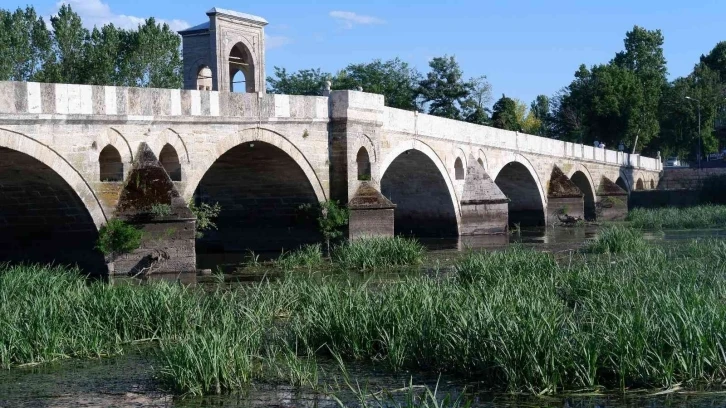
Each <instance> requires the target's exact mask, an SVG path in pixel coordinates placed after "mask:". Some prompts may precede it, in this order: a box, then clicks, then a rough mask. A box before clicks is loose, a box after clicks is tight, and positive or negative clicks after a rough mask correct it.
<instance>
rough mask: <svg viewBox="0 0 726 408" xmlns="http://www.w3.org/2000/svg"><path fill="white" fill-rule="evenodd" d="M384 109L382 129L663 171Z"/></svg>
mask: <svg viewBox="0 0 726 408" xmlns="http://www.w3.org/2000/svg"><path fill="white" fill-rule="evenodd" d="M381 109H382V110H383V112H382V117H381V120H382V121H383V126H384V128H386V129H388V130H391V131H396V132H402V133H411V134H415V135H418V136H425V137H430V138H436V139H446V140H450V141H453V142H461V143H467V144H474V145H481V146H490V147H495V148H500V149H506V150H514V151H519V152H527V153H534V154H544V155H550V156H557V157H568V158H575V159H581V160H588V161H594V162H602V163H607V164H613V165H619V166H630V167H638V168H641V169H644V170H653V171H659V170H661V169H662V164H661V163H660V162H659V161H658V160H657V159H655V158H650V157H641V156H640V155H638V154H632V155H631V154H628V153H626V152H619V151H615V150H608V149H604V148H597V147H594V146H588V145H583V144H580V143H571V142H564V141H560V140H555V139H551V138H546V137H541V136H535V135H530V134H526V133H521V132H512V131H508V130H503V129H497V128H493V127H489V126H481V125H475V124H472V123H466V122H461V121H457V120H452V119H446V118H440V117H436V116H431V115H426V114H421V113H416V112H410V111H405V110H401V109H395V108H389V107H381Z"/></svg>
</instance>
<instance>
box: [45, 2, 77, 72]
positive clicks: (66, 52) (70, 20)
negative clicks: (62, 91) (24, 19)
mask: <svg viewBox="0 0 726 408" xmlns="http://www.w3.org/2000/svg"><path fill="white" fill-rule="evenodd" d="M50 23H51V26H52V27H53V54H54V57H53V58H51V59H50V61H49V62H48V63H47V64H46V66H45V67H44V69H43V73H42V75H41V76H42V80H43V81H44V82H60V83H68V84H82V83H85V81H84V79H85V70H84V67H85V65H86V64H85V58H84V57H85V55H84V50H85V44H84V42H85V39H86V38H87V37H88V30H86V29H85V28H83V24H82V23H81V17H80V16H79V15H78V14H76V13H75V12H74V11H73V9H72V8H71V6H70V5H68V4H64V5H62V6H61V8H60V10H58V14H57V15H55V16H53V17H51V18H50Z"/></svg>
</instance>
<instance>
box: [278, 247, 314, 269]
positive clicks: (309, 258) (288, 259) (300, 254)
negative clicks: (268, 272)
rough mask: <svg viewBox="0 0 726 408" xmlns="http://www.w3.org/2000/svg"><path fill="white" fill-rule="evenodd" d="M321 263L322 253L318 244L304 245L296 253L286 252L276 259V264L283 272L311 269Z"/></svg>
mask: <svg viewBox="0 0 726 408" xmlns="http://www.w3.org/2000/svg"><path fill="white" fill-rule="evenodd" d="M322 263H323V251H322V248H321V246H320V244H312V245H305V246H303V247H302V248H300V249H298V250H297V251H292V252H286V253H284V254H282V255H280V257H279V258H278V259H277V261H276V264H277V266H278V267H280V268H282V269H283V270H287V271H289V270H293V269H298V268H308V269H310V268H313V267H316V266H320V265H321V264H322Z"/></svg>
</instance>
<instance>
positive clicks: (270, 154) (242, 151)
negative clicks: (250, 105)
mask: <svg viewBox="0 0 726 408" xmlns="http://www.w3.org/2000/svg"><path fill="white" fill-rule="evenodd" d="M212 153H213V154H210V155H209V156H211V157H209V158H208V159H207V158H205V161H204V164H203V166H202V168H201V169H198V170H199V171H195V175H194V177H190V181H189V183H188V185H187V187H186V191H187V193H188V194H189V198H193V200H194V201H195V202H196V204H197V205H200V204H202V203H207V204H214V203H219V205H220V207H221V212H220V214H219V216H218V217H217V219H216V221H215V223H216V224H217V228H218V229H217V230H212V231H208V232H205V233H204V236H203V237H200V238H199V239H198V240H197V248H196V249H197V257H198V262H199V265H200V267H207V266H211V265H214V264H215V257H217V256H219V255H218V254H229V253H241V254H244V253H246V252H245V251H247V250H254V251H271V252H272V253H274V254H278V255H279V253H280V251H281V250H282V249H284V250H290V249H295V248H296V247H297V246H299V245H301V244H304V243H312V242H314V241H318V240H319V238H320V237H319V232H318V230H317V224H316V219H315V218H314V217H310V215H311V213H310V212H309V211H304V208H305V206H307V205H310V206H314V205H315V204H317V203H318V202H323V201H326V195H325V193H324V190H323V189H322V185H321V183H320V180H319V179H318V178H317V176H316V175H315V173H314V170H313V168H312V166H311V165H310V163H308V161H307V160H306V159H305V157H304V156H303V153H302V152H300V151H299V150H297V148H295V146H293V145H292V143H290V142H289V141H288V140H287V139H286V138H285V137H283V136H281V135H280V134H278V133H275V132H272V131H270V130H266V129H257V128H251V129H247V130H243V131H241V132H239V133H238V134H235V135H232V136H229V137H227V138H225V139H223V140H221V141H220V142H219V143H217V146H216V149H214V150H212ZM301 207H302V208H301ZM225 256H226V255H225ZM207 262H208V264H207Z"/></svg>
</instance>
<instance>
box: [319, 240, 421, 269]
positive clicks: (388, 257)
mask: <svg viewBox="0 0 726 408" xmlns="http://www.w3.org/2000/svg"><path fill="white" fill-rule="evenodd" d="M425 252H426V250H425V248H424V246H423V245H421V243H420V242H418V241H417V240H416V239H413V238H403V237H392V238H361V239H356V240H355V241H352V242H346V243H343V244H341V245H339V246H337V247H335V248H334V249H333V252H332V259H333V262H334V263H336V264H337V265H338V266H339V267H341V268H343V269H356V270H369V269H380V268H389V267H395V266H408V265H416V264H419V263H421V261H422V260H423V256H424V253H425Z"/></svg>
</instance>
